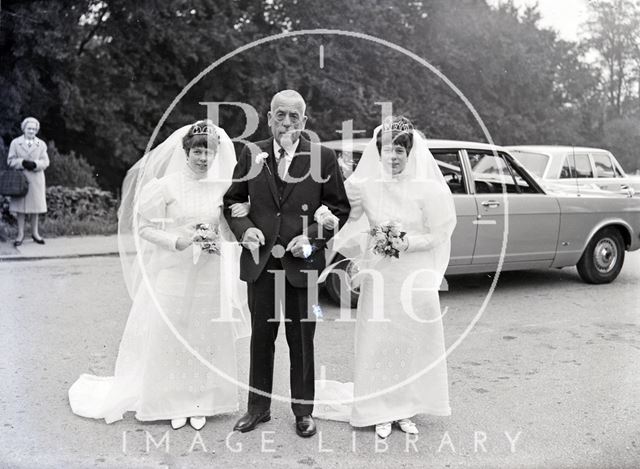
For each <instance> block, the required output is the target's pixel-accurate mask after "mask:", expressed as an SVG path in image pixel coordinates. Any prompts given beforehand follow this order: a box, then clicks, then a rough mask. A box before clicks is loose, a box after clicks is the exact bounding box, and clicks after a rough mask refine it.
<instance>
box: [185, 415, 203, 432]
mask: <svg viewBox="0 0 640 469" xmlns="http://www.w3.org/2000/svg"><path fill="white" fill-rule="evenodd" d="M205 423H207V418H206V417H191V418H190V419H189V425H191V426H192V427H193V428H194V429H196V430H202V427H204V424H205Z"/></svg>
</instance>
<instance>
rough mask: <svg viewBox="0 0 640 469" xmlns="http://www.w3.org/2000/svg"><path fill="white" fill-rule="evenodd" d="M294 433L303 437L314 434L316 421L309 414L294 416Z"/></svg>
mask: <svg viewBox="0 0 640 469" xmlns="http://www.w3.org/2000/svg"><path fill="white" fill-rule="evenodd" d="M296 433H297V434H298V435H300V436H301V437H303V438H308V437H310V436H313V435H315V434H316V423H315V422H314V421H313V417H311V415H303V416H302V417H296Z"/></svg>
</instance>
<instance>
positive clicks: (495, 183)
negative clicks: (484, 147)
mask: <svg viewBox="0 0 640 469" xmlns="http://www.w3.org/2000/svg"><path fill="white" fill-rule="evenodd" d="M467 155H468V156H469V163H470V165H471V171H472V173H473V180H474V183H475V189H476V193H477V194H499V193H501V192H504V191H505V188H506V191H507V192H514V193H515V192H517V189H516V182H515V180H514V179H513V176H512V175H511V172H510V171H509V168H508V167H507V164H506V163H505V161H504V159H503V158H502V157H501V156H499V155H494V154H493V153H492V152H488V151H474V150H467Z"/></svg>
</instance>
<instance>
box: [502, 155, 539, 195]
mask: <svg viewBox="0 0 640 469" xmlns="http://www.w3.org/2000/svg"><path fill="white" fill-rule="evenodd" d="M500 156H501V157H502V158H503V159H504V162H505V163H506V164H507V166H508V167H509V169H510V170H511V175H512V176H513V178H514V179H515V180H516V188H517V192H518V193H519V194H537V193H538V190H537V189H536V188H535V187H533V186H532V185H531V184H530V183H529V181H528V180H527V179H531V177H530V175H529V177H528V178H527V177H526V175H525V171H524V170H523V169H522V168H519V167H518V166H516V165H514V164H513V163H512V162H511V161H509V158H507V157H506V155H504V153H500ZM543 156H544V155H543ZM518 161H519V160H518ZM520 164H522V163H520ZM523 166H524V165H523ZM525 168H526V167H525Z"/></svg>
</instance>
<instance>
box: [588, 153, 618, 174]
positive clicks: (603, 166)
mask: <svg viewBox="0 0 640 469" xmlns="http://www.w3.org/2000/svg"><path fill="white" fill-rule="evenodd" d="M591 157H592V158H593V165H594V166H595V167H596V177H599V178H613V177H616V173H615V171H614V169H613V163H612V162H611V158H609V155H607V154H606V153H593V154H592V155H591Z"/></svg>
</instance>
